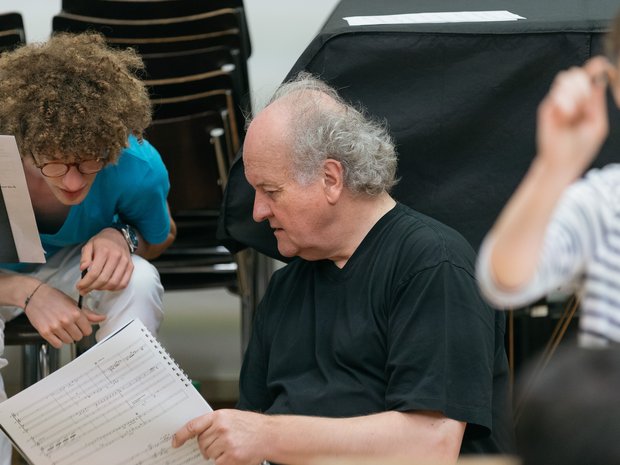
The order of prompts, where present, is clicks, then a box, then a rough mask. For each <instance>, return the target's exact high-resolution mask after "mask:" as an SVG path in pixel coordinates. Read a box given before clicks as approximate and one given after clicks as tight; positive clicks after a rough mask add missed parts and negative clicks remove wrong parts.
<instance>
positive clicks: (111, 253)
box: [76, 228, 133, 295]
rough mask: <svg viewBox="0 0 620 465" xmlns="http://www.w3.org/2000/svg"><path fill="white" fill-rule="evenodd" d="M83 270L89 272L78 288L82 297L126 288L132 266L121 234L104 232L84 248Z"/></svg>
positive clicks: (108, 230)
mask: <svg viewBox="0 0 620 465" xmlns="http://www.w3.org/2000/svg"><path fill="white" fill-rule="evenodd" d="M80 269H81V270H82V271H83V270H88V272H87V273H86V274H85V275H84V277H83V278H82V279H80V280H79V281H78V283H77V285H76V288H77V290H78V292H79V293H80V294H81V295H85V294H88V293H89V292H90V291H93V290H102V291H118V290H121V289H124V288H125V287H127V284H128V283H129V279H130V278H131V273H132V272H133V262H132V260H131V253H130V252H129V247H128V246H127V242H126V241H125V238H124V237H123V235H122V233H121V232H119V231H117V230H116V229H114V228H105V229H104V230H102V231H101V232H100V233H98V234H97V235H95V236H93V237H92V238H91V239H90V240H89V241H88V242H87V243H86V244H85V245H84V247H82V259H81V261H80Z"/></svg>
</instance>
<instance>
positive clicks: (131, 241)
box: [112, 223, 138, 253]
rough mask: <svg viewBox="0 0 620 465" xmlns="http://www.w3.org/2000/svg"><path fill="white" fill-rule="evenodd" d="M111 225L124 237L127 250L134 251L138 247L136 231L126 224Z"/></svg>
mask: <svg viewBox="0 0 620 465" xmlns="http://www.w3.org/2000/svg"><path fill="white" fill-rule="evenodd" d="M112 227H113V228H114V229H116V230H117V231H120V233H121V234H122V235H123V237H124V238H125V241H126V242H127V247H129V252H130V253H134V252H135V251H136V249H137V248H138V234H137V233H136V231H135V230H134V229H133V228H132V227H131V226H129V225H128V224H122V223H115V224H113V225H112Z"/></svg>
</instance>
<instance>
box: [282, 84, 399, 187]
mask: <svg viewBox="0 0 620 465" xmlns="http://www.w3.org/2000/svg"><path fill="white" fill-rule="evenodd" d="M317 92H319V93H322V94H324V95H325V96H327V97H329V99H323V98H317V97H316V95H314V96H312V95H311V94H312V93H317ZM284 97H287V98H290V99H292V100H291V102H292V104H289V105H288V106H287V110H288V112H289V114H290V116H291V121H294V123H295V124H293V125H291V126H292V127H291V132H290V134H289V136H290V137H291V139H290V140H291V141H292V143H291V146H292V152H291V156H292V158H293V170H294V173H293V176H295V179H296V181H297V182H299V183H301V184H307V183H309V182H311V181H312V180H314V179H316V177H317V176H318V175H319V173H320V170H321V166H322V164H323V162H324V161H325V160H326V159H333V160H336V161H339V162H340V163H341V164H342V166H343V169H344V185H345V186H346V187H347V188H348V189H349V190H350V191H351V192H354V193H358V194H361V193H365V194H367V195H378V194H381V193H382V192H389V191H390V190H391V188H392V187H393V186H394V185H395V184H396V183H397V180H396V165H397V161H398V157H397V154H396V149H395V147H394V142H393V140H392V137H391V136H390V134H389V132H388V130H387V127H386V123H385V122H382V123H380V122H377V121H373V120H372V119H371V118H370V117H369V116H367V115H366V114H365V112H364V110H361V109H357V108H355V107H353V106H352V105H350V104H348V103H347V102H345V101H344V99H342V97H340V96H339V95H338V93H337V92H336V90H335V89H333V88H332V87H330V86H329V85H327V84H326V83H325V82H323V81H321V80H319V79H318V78H316V77H314V76H313V75H311V74H309V73H307V72H301V73H300V74H299V75H298V76H297V77H296V78H294V79H293V80H291V81H288V82H285V83H284V84H282V85H281V86H280V87H279V88H278V89H277V90H276V92H275V94H274V95H273V97H272V98H271V100H270V104H271V103H273V102H275V101H277V100H280V99H282V98H284Z"/></svg>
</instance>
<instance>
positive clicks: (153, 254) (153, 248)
mask: <svg viewBox="0 0 620 465" xmlns="http://www.w3.org/2000/svg"><path fill="white" fill-rule="evenodd" d="M168 215H169V217H170V232H168V237H167V238H166V240H165V241H163V242H160V243H159V244H150V243H148V242H147V241H146V240H145V239H144V238H143V237H142V236H141V235H140V233H138V235H139V240H138V250H136V255H140V256H141V257H143V258H146V259H147V260H153V259H155V258H157V257H159V256H160V255H161V254H162V253H163V252H164V251H165V250H166V249H167V248H168V247H170V246H171V245H172V243H173V242H174V240H175V239H176V237H177V225H176V223H175V222H174V220H173V219H172V216H171V215H170V208H168Z"/></svg>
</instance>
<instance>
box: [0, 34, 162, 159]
mask: <svg viewBox="0 0 620 465" xmlns="http://www.w3.org/2000/svg"><path fill="white" fill-rule="evenodd" d="M143 69H144V64H143V62H142V59H141V58H140V56H138V55H137V54H136V53H135V52H134V51H133V50H131V49H127V50H120V49H112V48H110V47H108V46H107V45H106V42H105V39H104V37H103V36H101V35H100V34H97V33H91V32H88V33H83V34H68V33H58V34H56V35H54V36H53V37H52V38H50V39H49V40H48V41H47V42H44V43H33V44H27V45H24V46H22V47H20V48H18V49H16V50H14V51H12V52H5V53H3V54H2V55H0V133H2V134H12V135H14V136H15V138H16V140H17V144H18V146H19V149H20V152H21V154H22V156H26V155H28V154H35V155H36V156H37V158H40V157H45V158H47V159H49V160H57V161H66V160H69V159H72V160H78V161H81V160H88V159H95V158H98V159H102V160H103V161H104V162H105V163H113V162H115V161H116V160H117V158H118V156H119V154H120V152H121V150H122V149H123V148H124V147H126V146H127V144H128V141H127V139H128V137H129V135H130V134H133V135H135V136H136V137H138V138H139V139H141V138H142V133H143V131H144V129H145V128H146V127H147V126H148V125H149V124H150V122H151V104H150V100H149V95H148V91H147V89H146V87H145V85H144V83H143V82H142V81H141V80H140V79H139V78H138V74H137V73H139V72H140V71H142V70H143Z"/></svg>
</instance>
